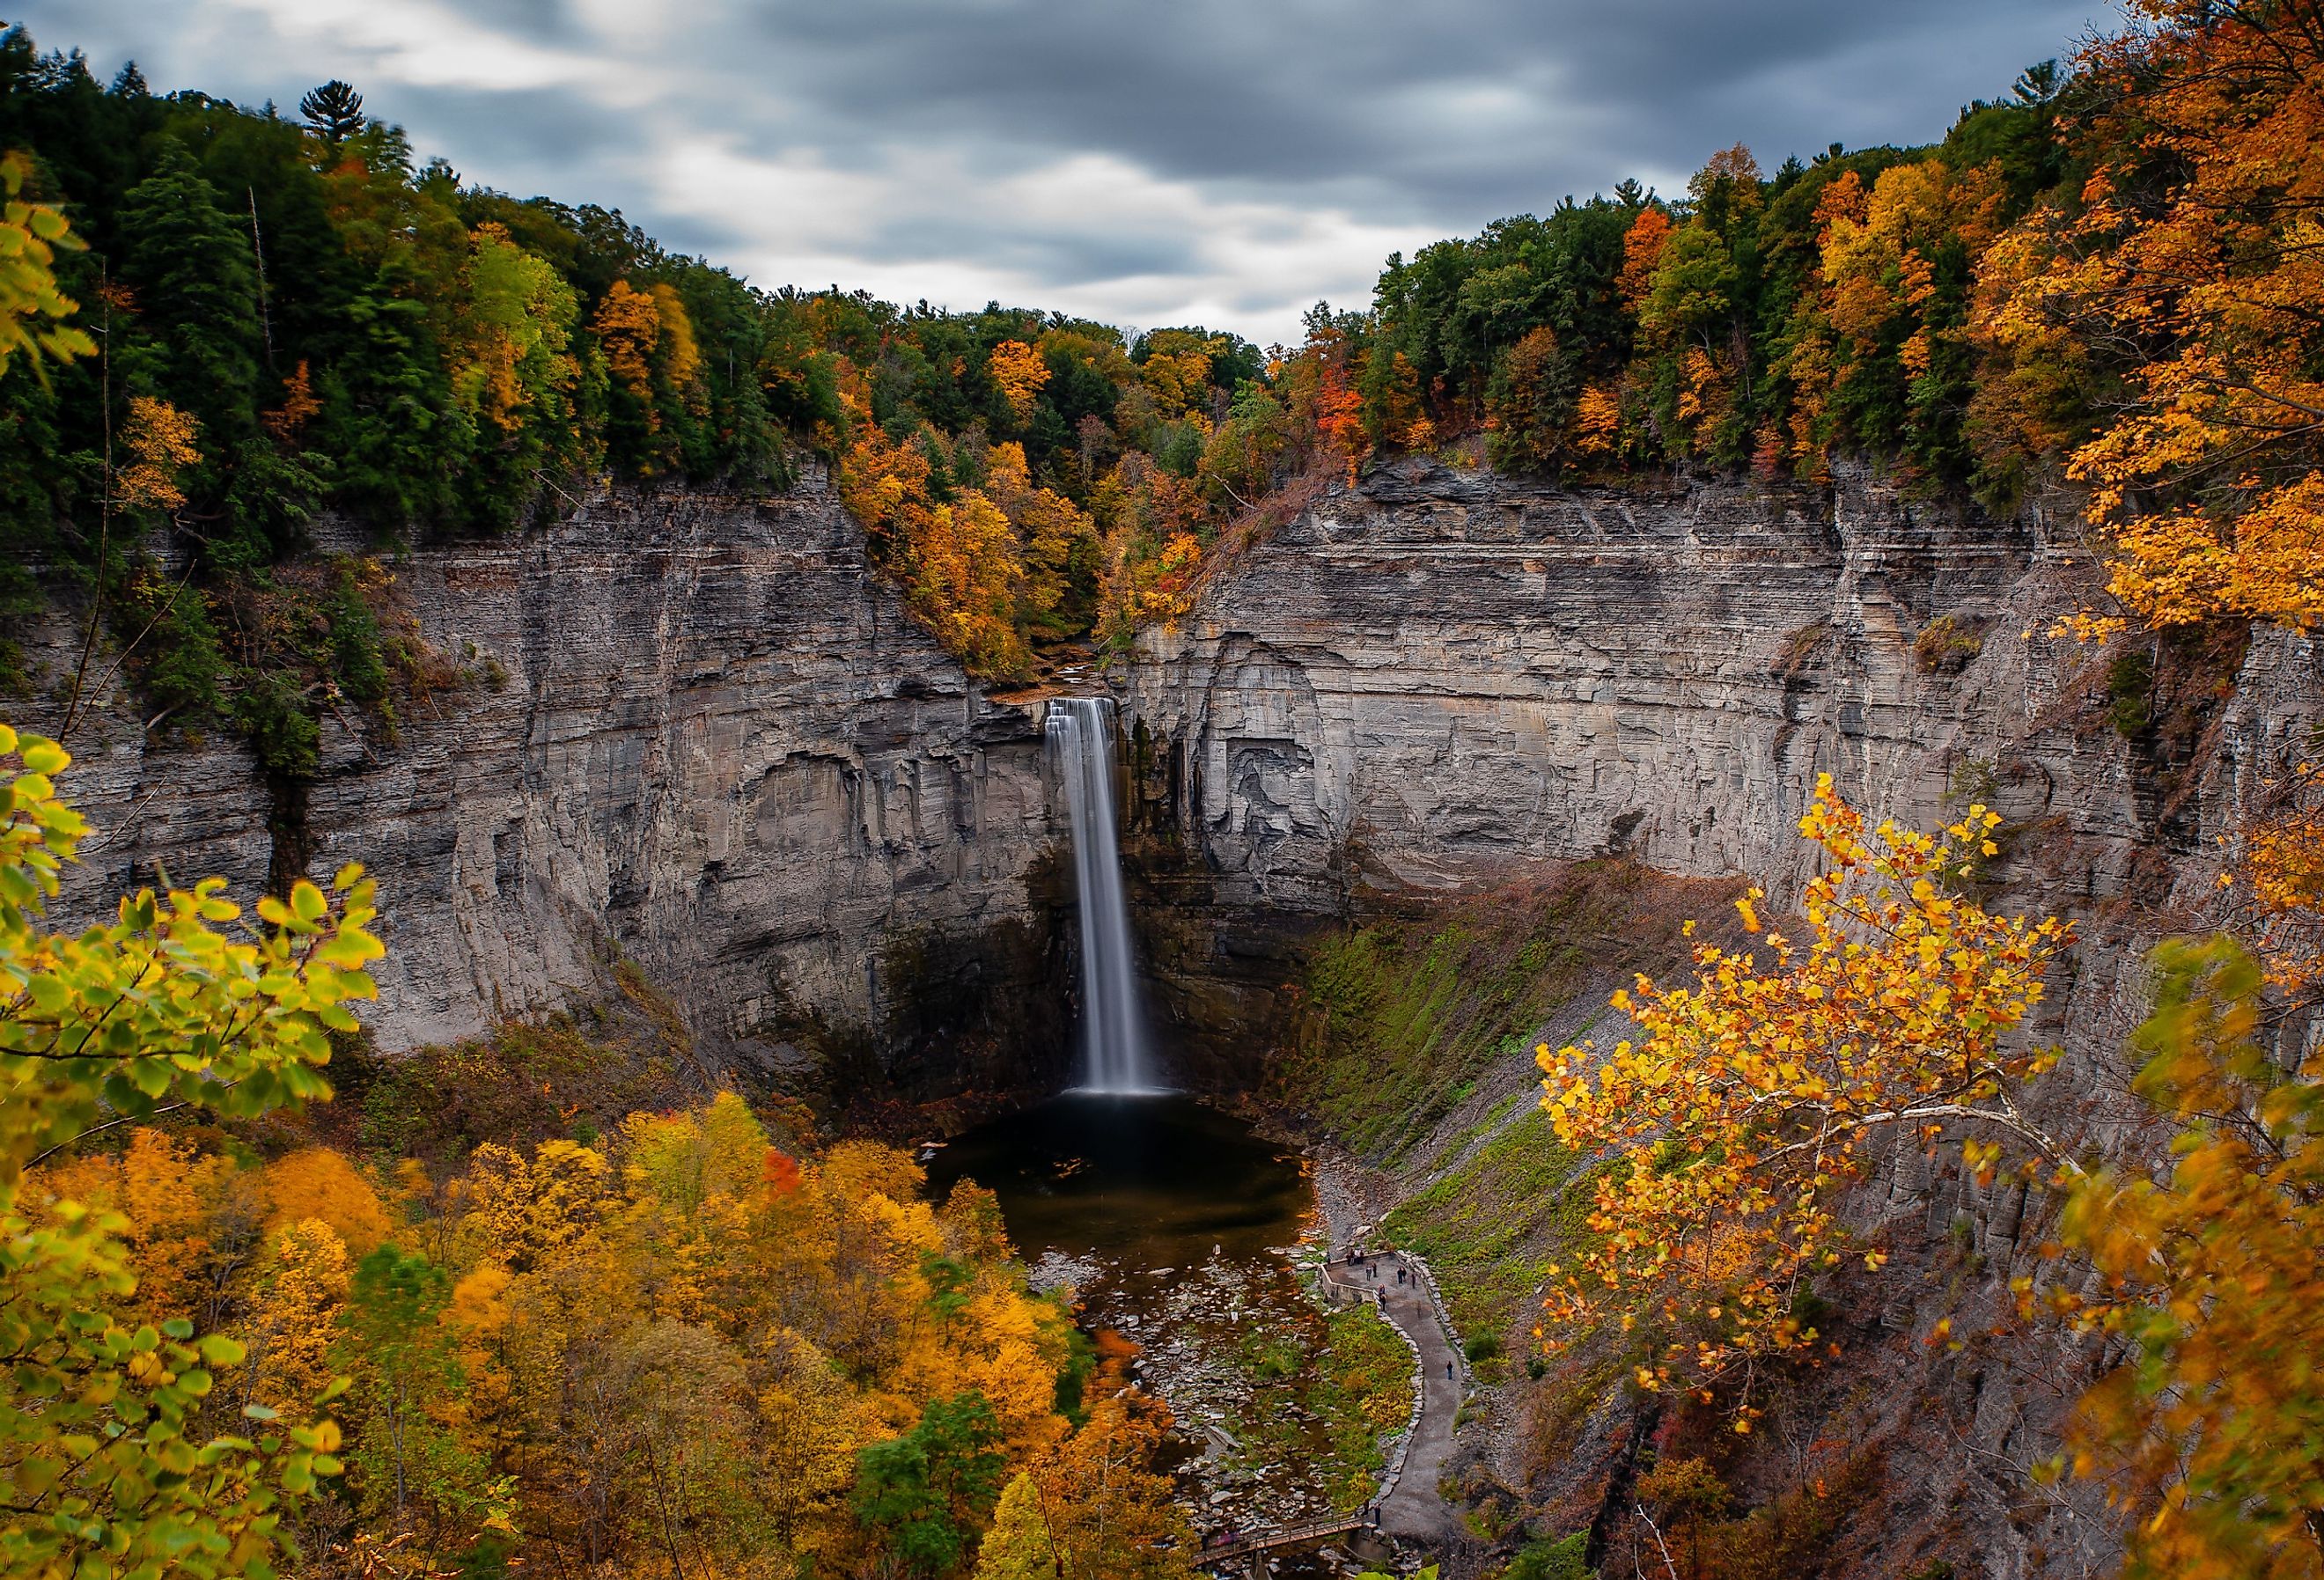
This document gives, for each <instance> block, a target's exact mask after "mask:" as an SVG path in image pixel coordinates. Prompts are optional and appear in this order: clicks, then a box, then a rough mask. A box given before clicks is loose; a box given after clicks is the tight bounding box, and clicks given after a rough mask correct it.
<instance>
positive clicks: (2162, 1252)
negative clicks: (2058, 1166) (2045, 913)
mask: <svg viewBox="0 0 2324 1580" xmlns="http://www.w3.org/2000/svg"><path fill="white" fill-rule="evenodd" d="M2156 964H2157V966H2158V967H2159V978H2160V990H2159V992H2158V993H2157V1003H2156V1008H2155V1011H2154V1013H2153V1017H2152V1018H2151V1019H2150V1020H2149V1021H2147V1022H2146V1024H2145V1025H2144V1027H2142V1028H2141V1029H2140V1030H2139V1032H2138V1035H2137V1037H2136V1038H2135V1039H2134V1047H2135V1049H2136V1050H2137V1051H2139V1052H2141V1053H2143V1054H2144V1055H2145V1061H2144V1066H2143V1067H2141V1069H2140V1071H2139V1074H2138V1076H2137V1080H2136V1082H2135V1086H2136V1089H2137V1091H2138V1094H2139V1095H2141V1096H2142V1097H2144V1099H2146V1101H2147V1102H2148V1103H2150V1104H2153V1106H2154V1107H2155V1108H2156V1110H2158V1111H2159V1112H2160V1113H2162V1115H2163V1117H2164V1118H2165V1119H2167V1120H2168V1121H2169V1122H2170V1123H2172V1124H2173V1125H2174V1126H2176V1127H2177V1129H2178V1133H2177V1135H2176V1136H2175V1138H2174V1139H2173V1141H2172V1144H2171V1148H2170V1159H2171V1161H2170V1164H2169V1167H2168V1169H2167V1172H2165V1173H2163V1174H2162V1175H2161V1176H2160V1177H2151V1176H2148V1175H2147V1174H2145V1173H2144V1171H2137V1170H2131V1169H2124V1168H2121V1167H2110V1168H2107V1169H2100V1170H2098V1172H2096V1173H2093V1174H2090V1175H2088V1176H2084V1177H2080V1178H2074V1179H2072V1180H2071V1181H2070V1184H2069V1188H2068V1194H2067V1201H2066V1209H2065V1215H2064V1219H2063V1223H2062V1224H2061V1238H2062V1240H2063V1241H2064V1243H2065V1245H2066V1247H2067V1248H2069V1249H2070V1250H2071V1251H2073V1252H2078V1253H2080V1255H2082V1256H2086V1257H2088V1258H2089V1261H2090V1263H2091V1264H2092V1266H2093V1267H2094V1269H2095V1270H2096V1273H2097V1275H2098V1279H2097V1283H2096V1287H2095V1288H2094V1289H2091V1288H2089V1286H2085V1285H2080V1284H2079V1282H2078V1281H2076V1280H2065V1281H2061V1282H2060V1283H2057V1284H2054V1285H2052V1287H2050V1288H2048V1289H2045V1290H2043V1293H2042V1295H2041V1296H2040V1297H2038V1299H2039V1301H2040V1303H2041V1304H2043V1305H2045V1306H2046V1307H2049V1308H2050V1309H2052V1310H2053V1311H2055V1312H2058V1313H2061V1314H2062V1315H2064V1316H2065V1317H2068V1318H2070V1320H2072V1321H2073V1322H2074V1323H2076V1324H2077V1325H2078V1326H2081V1327H2083V1328H2085V1329H2087V1330H2090V1331H2094V1332H2097V1333H2100V1334H2104V1335H2108V1336H2109V1338H2110V1339H2113V1340H2115V1341H2116V1342H2124V1341H2126V1342H2127V1344H2128V1345H2129V1346H2130V1354H2129V1355H2128V1357H2127V1358H2126V1361H2125V1363H2123V1364H2121V1365H2119V1366H2117V1367H2116V1368H2114V1369H2113V1370H2112V1371H2110V1372H2108V1373H2107V1375H2106V1376H2105V1377H2104V1378H2103V1379H2102V1380H2101V1381H2099V1382H2098V1384H2097V1385H2096V1386H2094V1387H2093V1388H2092V1389H2091V1390H2090V1391H2089V1393H2088V1394H2087V1395H2085V1396H2084V1398H2083V1399H2082V1400H2081V1403H2080V1409H2079V1411H2078V1413H2077V1417H2076V1421H2075V1425H2074V1428H2073V1432H2072V1436H2071V1441H2070V1463H2071V1465H2072V1467H2073V1469H2074V1470H2075V1472H2076V1473H2077V1474H2082V1475H2086V1476H2092V1477H2097V1478H2100V1479H2101V1480H2102V1481H2103V1482H2104V1483H2105V1484H2106V1485H2107V1489H2108V1492H2109V1494H2110V1496H2111V1497H2112V1498H2113V1499H2114V1500H2115V1501H2117V1502H2118V1503H2119V1504H2120V1505H2121V1506H2123V1507H2124V1508H2125V1509H2126V1511H2127V1512H2128V1513H2130V1514H2131V1515H2132V1516H2133V1519H2132V1521H2131V1523H2130V1524H2129V1526H2128V1533H2129V1563H2128V1565H2127V1566H2126V1570H2125V1574H2126V1575H2128V1576H2131V1577H2133V1580H2147V1577H2149V1576H2153V1577H2156V1580H2160V1577H2162V1576H2166V1575H2167V1576H2171V1577H2172V1580H2209V1577H2213V1576H2216V1577H2218V1580H2227V1576H2231V1575H2232V1576H2237V1577H2242V1576H2252V1577H2255V1580H2256V1577H2261V1576H2265V1577H2268V1580H2289V1577H2292V1576H2301V1577H2309V1576H2313V1575H2317V1574H2319V1572H2324V1458H2319V1455H2318V1453H2317V1450H2316V1444H2317V1442H2318V1441H2319V1434H2324V1376H2319V1372H2318V1370H2317V1363H2316V1358H2317V1356H2318V1355H2319V1354H2324V1261H2319V1249H2318V1248H2319V1246H2324V1056H2319V1055H2317V1054H2314V1053H2309V1054H2307V1055H2305V1056H2304V1057H2301V1056H2299V1055H2296V1054H2295V1055H2294V1056H2293V1057H2294V1058H2297V1060H2298V1062H2297V1063H2293V1064H2290V1067H2287V1063H2288V1061H2286V1060H2285V1059H2284V1058H2282V1055H2281V1054H2280V1053H2279V1052H2277V1051H2276V1050H2274V1049H2271V1047H2270V1043H2271V1041H2272V1040H2273V1036H2274V1034H2273V1033H2271V1032H2270V1031H2269V1030H2266V1029H2264V1024H2263V1020H2262V1015H2261V1009H2260V997H2261V987H2262V982H2261V974H2260V971H2259V969H2258V967H2257V966H2256V965H2255V963H2254V962H2253V960H2252V959H2251V957H2250V956H2248V955H2246V953H2245V952H2244V951H2243V950H2242V949H2240V948H2239V947H2236V945H2234V944H2232V943H2230V942H2228V941H2227V940H2226V939H2216V940H2213V941H2211V942H2209V943H2196V942H2180V943H2174V944H2171V945H2168V946H2165V947H2164V948H2163V950H2162V951H2161V952H2160V953H2159V954H2158V956H2157V957H2156ZM2018 1288H2019V1289H2020V1290H2021V1292H2022V1293H2023V1294H2024V1296H2025V1297H2026V1298H2027V1299H2028V1300H2029V1302H2031V1301H2033V1300H2035V1299H2036V1297H2035V1296H2034V1295H2033V1288H2032V1284H2031V1281H2030V1280H2021V1281H2020V1283H2019V1285H2018ZM2085 1290H2087V1291H2088V1292H2085ZM2053 1468H2054V1467H2053Z"/></svg>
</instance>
